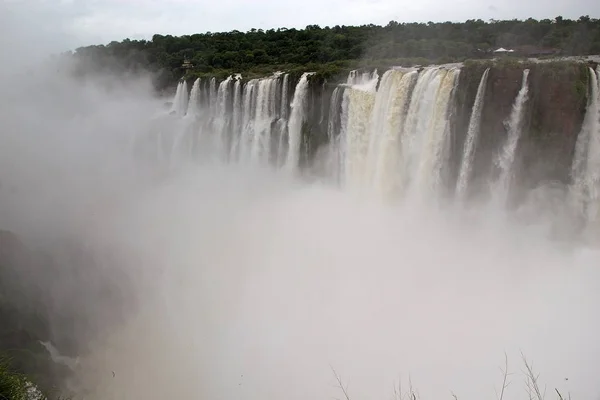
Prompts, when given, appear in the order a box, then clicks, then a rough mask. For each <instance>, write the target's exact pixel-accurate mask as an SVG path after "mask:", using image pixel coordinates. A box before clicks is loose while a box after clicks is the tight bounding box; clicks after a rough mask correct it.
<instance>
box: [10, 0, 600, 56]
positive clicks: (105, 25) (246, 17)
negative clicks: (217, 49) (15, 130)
mask: <svg viewBox="0 0 600 400" xmlns="http://www.w3.org/2000/svg"><path fill="white" fill-rule="evenodd" d="M558 15H561V16H563V17H565V18H578V17H579V16H581V15H590V16H591V17H600V1H597V0H551V1H547V2H544V3H541V2H539V0H504V1H498V0H454V1H442V0H411V1H408V0H302V1H297V0H295V1H289V0H252V1H250V0H0V33H2V35H3V36H4V37H3V38H2V39H0V44H6V43H3V42H2V41H4V42H7V41H8V42H10V41H11V35H14V34H19V35H21V36H24V37H26V38H30V40H32V41H36V42H39V43H36V46H37V47H38V48H39V47H40V46H43V47H44V48H48V47H51V48H52V49H54V50H67V49H74V48H76V47H78V46H81V45H89V44H99V43H109V42H110V41H112V40H122V39H124V38H132V39H141V38H144V39H150V38H151V37H152V35H153V34H154V33H161V34H172V35H183V34H193V33H199V32H220V31H230V30H234V29H236V30H240V31H247V30H249V29H252V28H257V29H270V28H278V27H287V28H292V27H294V28H303V27H305V26H306V25H311V24H318V25H321V26H334V25H360V24H368V23H374V24H387V22H389V21H390V20H396V21H399V22H428V21H434V22H439V21H464V20H467V19H477V18H481V19H483V20H489V19H512V18H519V19H525V18H528V17H533V18H537V19H541V18H554V17H555V16H558ZM7 20H8V23H7ZM11 24H12V25H11ZM7 26H8V28H7ZM7 29H8V32H7ZM11 29H12V31H11ZM7 33H8V35H7Z"/></svg>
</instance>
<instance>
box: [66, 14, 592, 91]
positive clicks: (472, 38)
mask: <svg viewBox="0 0 600 400" xmlns="http://www.w3.org/2000/svg"><path fill="white" fill-rule="evenodd" d="M498 47H504V48H508V49H512V50H514V53H511V54H513V55H517V56H555V55H588V54H600V20H599V19H595V18H590V17H588V16H582V17H580V18H579V19H578V20H569V19H564V18H562V17H556V18H555V19H553V20H550V19H544V20H541V21H537V20H534V19H531V18H530V19H527V20H525V21H519V20H511V21H494V20H492V21H489V22H484V21H482V20H468V21H466V22H462V23H453V22H443V23H433V22H429V23H398V22H395V21H391V22H389V23H388V24H387V25H386V26H377V25H362V26H334V27H319V26H317V25H309V26H307V27H306V28H305V29H286V28H279V29H270V30H267V31H263V30H261V29H258V30H257V29H252V30H251V31H249V32H245V33H244V32H239V31H232V32H222V33H212V32H207V33H203V34H193V35H185V36H180V37H175V36H171V35H166V36H164V35H154V36H153V37H152V40H149V41H146V40H129V39H125V40H123V41H122V42H112V43H110V44H108V45H98V46H88V47H82V48H79V49H77V50H76V51H75V56H76V57H77V58H78V59H79V60H81V61H83V63H82V64H81V65H82V66H83V67H84V70H81V71H80V72H85V70H89V69H93V70H97V69H101V70H103V69H110V70H114V69H120V70H122V71H128V72H134V73H135V72H137V71H140V70H150V71H153V72H157V73H158V75H157V84H158V85H159V86H164V85H166V84H170V83H172V82H173V81H174V80H176V79H179V78H181V77H182V76H184V75H185V74H188V75H191V76H198V75H211V76H225V75H229V74H231V73H235V72H242V73H245V74H246V75H264V74H267V73H269V72H272V71H274V70H277V69H280V70H288V71H290V70H294V69H311V70H316V71H317V72H321V73H324V74H325V75H331V74H335V73H337V72H340V70H347V69H348V68H353V67H355V66H356V65H357V64H358V63H359V62H362V63H365V62H367V63H371V64H372V65H374V66H377V65H378V64H391V63H401V64H403V65H406V64H412V65H415V64H425V63H432V62H436V63H440V62H453V61H463V60H465V59H477V58H489V57H492V56H493V50H494V49H497V48H498Z"/></svg>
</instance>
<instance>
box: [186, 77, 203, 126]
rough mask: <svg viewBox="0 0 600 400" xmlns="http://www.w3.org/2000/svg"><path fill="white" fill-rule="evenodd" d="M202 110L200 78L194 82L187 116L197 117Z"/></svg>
mask: <svg viewBox="0 0 600 400" xmlns="http://www.w3.org/2000/svg"><path fill="white" fill-rule="evenodd" d="M199 110H200V78H198V79H196V80H195V81H194V84H193V85H192V91H191V92H190V98H189V102H188V107H187V111H186V115H187V116H190V117H195V116H196V115H197V113H198V112H199Z"/></svg>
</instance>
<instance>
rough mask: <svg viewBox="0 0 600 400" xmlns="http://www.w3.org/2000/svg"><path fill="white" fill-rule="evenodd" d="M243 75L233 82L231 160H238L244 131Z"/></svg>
mask: <svg viewBox="0 0 600 400" xmlns="http://www.w3.org/2000/svg"><path fill="white" fill-rule="evenodd" d="M241 79H242V77H241V76H240V75H238V76H236V77H235V82H234V84H233V116H232V119H231V147H230V149H229V152H230V155H229V159H230V160H236V159H237V157H238V149H239V143H240V137H241V133H242V114H243V108H242V83H241Z"/></svg>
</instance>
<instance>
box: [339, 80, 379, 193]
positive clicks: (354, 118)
mask: <svg viewBox="0 0 600 400" xmlns="http://www.w3.org/2000/svg"><path fill="white" fill-rule="evenodd" d="M374 105H375V90H374V85H372V84H367V85H364V84H361V85H356V86H352V87H349V88H347V89H346V90H345V91H344V100H343V102H342V119H343V120H344V124H343V125H342V133H341V135H343V137H342V140H343V144H342V146H343V152H344V183H345V185H346V186H348V187H350V188H354V189H357V188H361V187H365V186H366V185H367V176H366V170H367V168H366V167H367V155H368V152H369V122H370V120H371V112H372V110H373V106H374Z"/></svg>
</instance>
